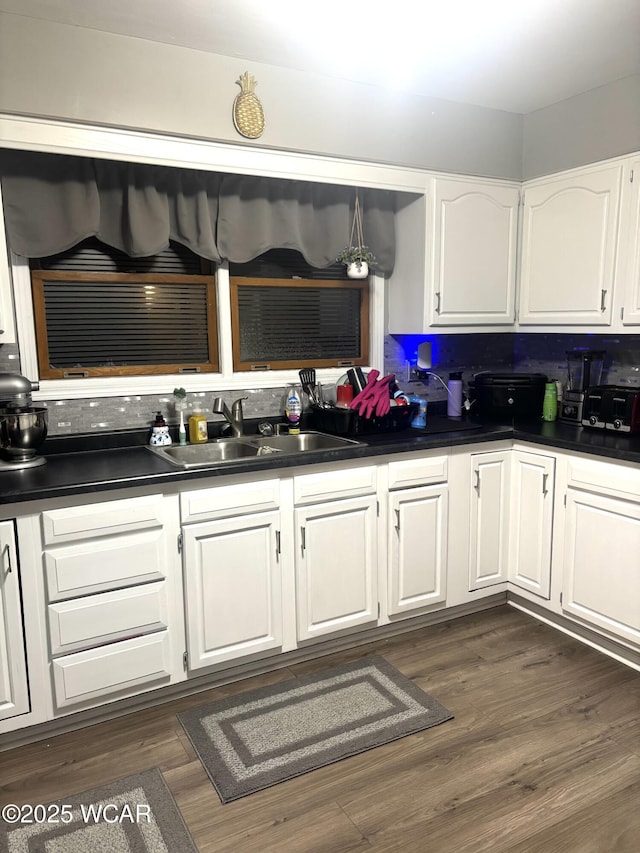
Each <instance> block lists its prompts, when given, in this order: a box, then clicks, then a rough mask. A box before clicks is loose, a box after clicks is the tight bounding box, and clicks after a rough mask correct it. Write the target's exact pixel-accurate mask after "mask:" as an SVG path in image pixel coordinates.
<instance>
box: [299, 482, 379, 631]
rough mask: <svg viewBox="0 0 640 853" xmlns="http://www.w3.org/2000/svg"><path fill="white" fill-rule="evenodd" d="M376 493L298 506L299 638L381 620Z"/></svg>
mask: <svg viewBox="0 0 640 853" xmlns="http://www.w3.org/2000/svg"><path fill="white" fill-rule="evenodd" d="M376 525H377V505H376V499H375V496H364V497H358V498H348V499H346V500H337V501H323V502H322V503H319V504H312V505H310V506H303V507H299V508H297V509H296V511H295V538H294V541H295V549H296V550H295V569H296V605H297V625H298V630H297V633H298V639H299V640H310V639H313V638H314V637H318V636H323V635H325V634H333V633H335V632H337V631H343V630H345V629H348V628H353V627H357V626H359V625H370V624H375V623H376V621H377V619H378V586H377V571H378V566H377V535H376Z"/></svg>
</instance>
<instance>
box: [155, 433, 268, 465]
mask: <svg viewBox="0 0 640 853" xmlns="http://www.w3.org/2000/svg"><path fill="white" fill-rule="evenodd" d="M147 446H148V447H149V450H151V451H153V452H154V453H157V455H158V456H160V457H161V458H162V459H166V460H167V462H172V463H173V464H174V465H178V466H179V467H180V468H202V467H203V466H212V465H221V464H223V463H224V462H236V461H237V460H238V459H247V458H251V457H255V456H258V454H259V453H260V448H259V447H256V446H255V445H253V444H249V443H248V442H244V441H240V440H238V439H235V438H230V439H222V440H221V441H208V442H207V443H206V444H188V445H187V446H186V447H180V445H178V444H170V445H169V446H168V447H151V445H147Z"/></svg>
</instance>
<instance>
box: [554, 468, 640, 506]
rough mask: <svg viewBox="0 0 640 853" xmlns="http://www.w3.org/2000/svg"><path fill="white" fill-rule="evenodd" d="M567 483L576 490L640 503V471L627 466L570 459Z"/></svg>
mask: <svg viewBox="0 0 640 853" xmlns="http://www.w3.org/2000/svg"><path fill="white" fill-rule="evenodd" d="M567 483H568V485H569V486H573V487H574V488H576V489H586V490H587V491H592V492H593V491H598V492H607V493H608V494H611V495H613V496H614V497H621V498H626V499H627V500H633V501H640V469H639V468H637V467H635V466H631V465H629V464H626V465H624V464H622V465H615V464H614V463H611V462H597V461H595V460H590V459H570V460H569V475H568V478H567Z"/></svg>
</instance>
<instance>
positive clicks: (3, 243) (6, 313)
mask: <svg viewBox="0 0 640 853" xmlns="http://www.w3.org/2000/svg"><path fill="white" fill-rule="evenodd" d="M3 210H4V208H3V206H2V191H1V190H0V344H13V343H15V342H16V332H15V324H14V320H13V291H12V287H11V271H10V269H9V253H8V250H7V238H6V235H5V232H4V216H3V214H2V211H3Z"/></svg>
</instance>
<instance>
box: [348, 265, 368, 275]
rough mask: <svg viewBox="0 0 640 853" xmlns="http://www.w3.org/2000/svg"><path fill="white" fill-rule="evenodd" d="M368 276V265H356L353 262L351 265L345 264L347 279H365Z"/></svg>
mask: <svg viewBox="0 0 640 853" xmlns="http://www.w3.org/2000/svg"><path fill="white" fill-rule="evenodd" d="M368 275H369V264H368V263H367V262H366V261H362V262H361V263H360V264H357V263H356V262H355V261H354V262H353V263H352V264H347V276H348V277H349V278H366V277H367V276H368Z"/></svg>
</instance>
